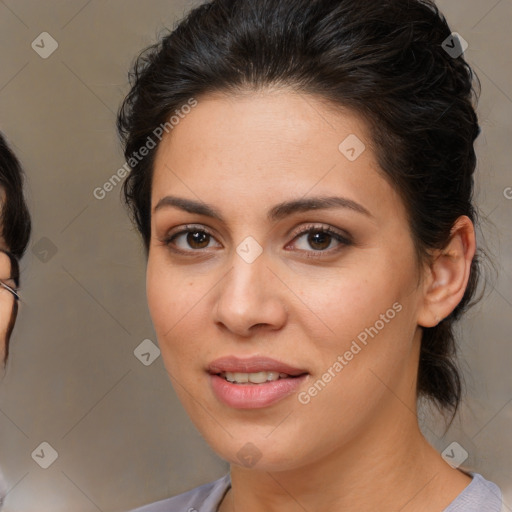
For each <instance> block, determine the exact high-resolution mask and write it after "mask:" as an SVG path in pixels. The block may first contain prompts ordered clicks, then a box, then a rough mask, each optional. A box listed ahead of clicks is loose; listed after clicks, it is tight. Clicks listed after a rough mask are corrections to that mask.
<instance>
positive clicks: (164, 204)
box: [153, 196, 373, 222]
mask: <svg viewBox="0 0 512 512" xmlns="http://www.w3.org/2000/svg"><path fill="white" fill-rule="evenodd" d="M168 207H174V208H179V209H180V210H184V211H186V212H188V213H195V214H198V215H204V216H206V217H212V218H214V219H217V220H219V221H221V222H224V219H223V217H222V214H221V213H220V212H219V211H218V210H217V209H216V208H214V207H213V206H211V205H209V204H206V203H204V202H200V201H194V200H192V199H185V198H182V197H176V196H165V197H163V198H162V199H160V201H158V204H157V205H156V206H155V208H154V210H153V213H155V212H157V211H158V210H161V209H162V208H168ZM329 208H345V209H349V210H352V211H355V212H358V213H361V214H363V215H366V216H367V217H373V216H372V214H371V213H370V212H369V211H368V210H367V209H366V208H365V207H364V206H362V205H361V204H359V203H357V202H356V201H353V200H352V199H347V198H345V197H337V196H330V197H312V198H307V199H305V198H302V199H296V200H293V201H285V202H283V203H279V204H277V205H275V206H274V207H272V208H271V209H270V210H269V211H268V213H267V218H268V220H269V221H274V222H275V221H278V220H280V219H283V218H284V217H287V216H289V215H292V214H294V213H300V212H307V211H311V210H325V209H329Z"/></svg>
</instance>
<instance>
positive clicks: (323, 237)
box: [293, 226, 352, 257]
mask: <svg viewBox="0 0 512 512" xmlns="http://www.w3.org/2000/svg"><path fill="white" fill-rule="evenodd" d="M306 235H307V236H306ZM301 239H303V240H304V241H303V242H301V243H297V241H298V240H301ZM333 241H334V245H335V248H334V249H331V246H332V245H333ZM293 245H295V247H296V248H298V249H299V250H300V251H304V252H306V253H309V254H308V256H311V257H321V256H322V253H331V252H336V251H337V250H340V249H342V248H344V247H346V246H349V245H352V242H351V241H350V240H349V239H348V238H347V237H346V236H343V235H342V234H341V233H338V232H337V231H334V230H333V229H332V228H330V227H318V226H312V227H311V226H309V227H307V228H305V229H303V230H302V231H301V232H300V233H298V235H297V236H296V237H295V238H294V244H293ZM315 253H317V254H315Z"/></svg>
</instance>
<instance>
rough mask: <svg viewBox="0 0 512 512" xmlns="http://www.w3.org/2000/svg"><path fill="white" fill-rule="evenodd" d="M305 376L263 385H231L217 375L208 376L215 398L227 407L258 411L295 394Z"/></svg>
mask: <svg viewBox="0 0 512 512" xmlns="http://www.w3.org/2000/svg"><path fill="white" fill-rule="evenodd" d="M306 376H307V375H306V374H305V375H301V376H300V377H290V378H287V379H278V380H274V381H269V382H264V383H263V384H250V383H249V384H233V383H231V382H228V381H227V380H226V379H224V378H223V377H219V376H218V375H210V382H211V385H212V389H213V392H214V393H215V396H216V397H217V398H218V399H219V400H220V401H221V402H223V403H224V404H226V405H228V406H229V407H233V408H235V409H260V408H262V407H268V406H269V405H272V404H275V403H276V402H279V400H282V399H283V398H285V397H287V396H288V395H291V394H292V393H294V392H296V391H297V388H298V387H299V386H300V385H301V384H302V383H303V382H304V379H305V378H306Z"/></svg>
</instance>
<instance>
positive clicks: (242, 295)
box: [214, 252, 287, 337]
mask: <svg viewBox="0 0 512 512" xmlns="http://www.w3.org/2000/svg"><path fill="white" fill-rule="evenodd" d="M268 263H269V262H268V259H267V258H266V257H265V253H262V254H261V255H260V256H259V257H258V258H257V259H256V260H255V261H253V262H252V263H248V262H247V261H245V260H244V259H243V258H242V257H240V255H239V254H238V253H236V252H234V255H233V259H232V265H231V269H230V270H229V271H228V273H227V274H226V276H225V277H224V279H222V281H221V283H220V284H219V286H218V287H217V293H218V297H217V298H216V299H217V305H216V308H215V317H214V320H215V322H216V324H217V325H219V326H221V327H223V328H225V329H227V330H229V331H230V332H232V333H233V334H236V335H238V336H241V337H250V336H252V335H253V333H255V332H261V330H269V331H273V330H278V329H280V328H282V327H283V325H284V324H285V322H286V318H287V310H286V308H285V299H286V297H285V295H286V286H285V285H284V284H283V282H282V281H281V280H280V279H279V277H278V276H277V275H276V273H275V272H274V271H273V270H272V269H271V268H270V267H269V264H268Z"/></svg>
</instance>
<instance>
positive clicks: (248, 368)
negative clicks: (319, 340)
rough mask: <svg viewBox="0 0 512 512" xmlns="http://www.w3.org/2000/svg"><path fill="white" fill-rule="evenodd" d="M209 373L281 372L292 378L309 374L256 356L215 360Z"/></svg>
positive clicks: (209, 366) (210, 366)
mask: <svg viewBox="0 0 512 512" xmlns="http://www.w3.org/2000/svg"><path fill="white" fill-rule="evenodd" d="M207 370H208V373H210V374H217V373H222V372H239V373H257V372H265V371H267V372H279V373H287V374H288V375H291V376H292V377H296V376H298V375H302V374H303V373H308V372H307V371H306V370H304V369H300V368H294V367H293V366H290V365H288V364H285V363H282V362H281V361H277V360H276V359H271V358H269V357H263V356H256V357H249V358H239V357H236V356H227V357H221V358H219V359H215V361H212V362H211V363H210V364H209V365H208V369H207Z"/></svg>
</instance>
